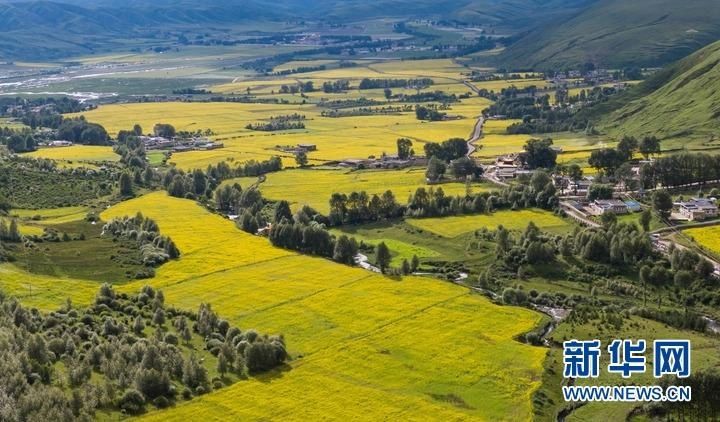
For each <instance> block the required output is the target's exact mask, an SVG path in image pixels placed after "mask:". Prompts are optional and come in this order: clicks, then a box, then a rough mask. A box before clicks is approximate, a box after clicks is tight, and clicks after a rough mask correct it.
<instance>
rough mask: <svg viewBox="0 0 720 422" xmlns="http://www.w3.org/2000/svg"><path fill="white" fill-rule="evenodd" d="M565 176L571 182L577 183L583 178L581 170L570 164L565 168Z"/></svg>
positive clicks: (577, 166)
mask: <svg viewBox="0 0 720 422" xmlns="http://www.w3.org/2000/svg"><path fill="white" fill-rule="evenodd" d="M567 175H568V177H569V178H570V180H572V181H573V182H576V183H577V182H579V181H580V180H582V178H583V169H582V167H580V166H579V165H577V164H571V165H570V166H569V167H568V168H567Z"/></svg>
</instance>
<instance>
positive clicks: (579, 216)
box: [560, 201, 600, 227]
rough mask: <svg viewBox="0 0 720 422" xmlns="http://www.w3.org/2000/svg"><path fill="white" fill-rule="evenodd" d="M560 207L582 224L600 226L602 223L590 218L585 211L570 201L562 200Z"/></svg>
mask: <svg viewBox="0 0 720 422" xmlns="http://www.w3.org/2000/svg"><path fill="white" fill-rule="evenodd" d="M560 207H561V208H562V209H563V211H565V213H566V214H567V215H568V216H569V217H570V218H572V219H574V220H575V221H577V222H579V223H580V224H583V225H585V226H588V227H600V224H598V223H597V222H595V221H593V220H591V219H589V218H588V216H587V215H585V213H583V212H581V211H580V210H578V209H577V208H575V207H573V206H572V205H570V203H568V202H565V201H562V202H560Z"/></svg>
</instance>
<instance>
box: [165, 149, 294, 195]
mask: <svg viewBox="0 0 720 422" xmlns="http://www.w3.org/2000/svg"><path fill="white" fill-rule="evenodd" d="M281 169H282V160H281V159H280V157H272V158H270V159H268V160H265V161H256V160H250V161H248V162H246V163H244V164H242V165H238V166H236V167H230V166H229V165H228V164H227V163H225V162H221V163H218V164H217V165H215V166H213V165H208V167H207V169H206V170H205V171H202V170H200V169H195V170H193V171H192V172H188V173H186V172H184V171H183V170H178V169H176V168H174V167H173V168H171V169H170V170H169V171H167V172H166V173H165V174H164V175H163V177H162V184H163V186H164V187H165V189H166V190H167V191H168V193H169V194H170V195H171V196H175V197H178V198H186V197H189V198H195V197H198V196H201V195H205V196H206V197H208V198H211V197H212V194H213V191H214V190H215V188H216V187H217V186H218V185H219V184H220V182H222V181H223V180H227V179H230V178H233V177H256V176H260V175H263V174H266V173H270V172H274V171H279V170H281Z"/></svg>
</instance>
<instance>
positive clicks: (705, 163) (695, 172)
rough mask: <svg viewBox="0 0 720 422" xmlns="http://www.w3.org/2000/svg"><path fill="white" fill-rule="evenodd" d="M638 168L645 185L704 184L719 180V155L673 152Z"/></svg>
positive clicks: (671, 186)
mask: <svg viewBox="0 0 720 422" xmlns="http://www.w3.org/2000/svg"><path fill="white" fill-rule="evenodd" d="M640 170H641V177H642V182H643V184H644V185H645V187H655V186H656V185H657V184H660V185H662V186H664V187H668V188H674V187H678V186H683V185H690V184H705V183H707V182H715V181H718V180H720V157H719V156H715V155H709V154H705V153H681V154H673V155H668V156H666V157H661V158H658V159H657V160H655V162H654V163H652V165H644V166H642V167H641V169H640Z"/></svg>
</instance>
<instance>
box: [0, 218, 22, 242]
mask: <svg viewBox="0 0 720 422" xmlns="http://www.w3.org/2000/svg"><path fill="white" fill-rule="evenodd" d="M3 224H4V223H3ZM1 232H2V230H0V240H7V241H8V242H19V241H21V240H22V235H21V234H20V228H19V227H18V222H17V220H16V219H14V218H13V219H12V220H10V226H9V227H8V229H7V234H6V235H5V236H3V235H2V233H1Z"/></svg>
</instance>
